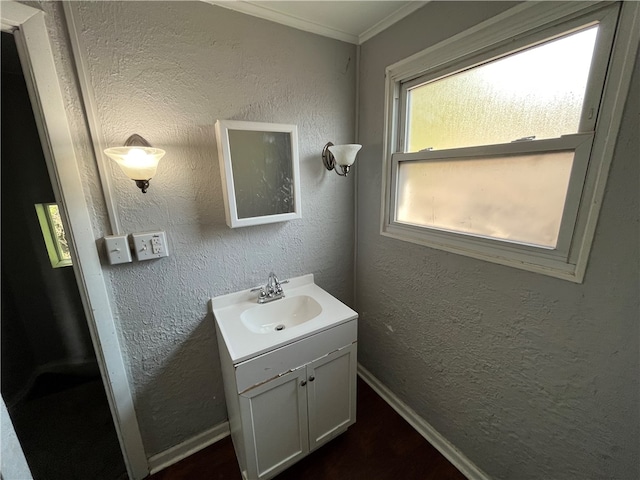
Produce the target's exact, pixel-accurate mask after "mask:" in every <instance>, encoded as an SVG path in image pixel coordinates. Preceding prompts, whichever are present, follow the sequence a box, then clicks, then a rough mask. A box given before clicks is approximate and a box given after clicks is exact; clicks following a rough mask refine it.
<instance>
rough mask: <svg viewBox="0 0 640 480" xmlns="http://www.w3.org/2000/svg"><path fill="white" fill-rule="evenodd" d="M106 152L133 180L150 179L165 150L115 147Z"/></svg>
mask: <svg viewBox="0 0 640 480" xmlns="http://www.w3.org/2000/svg"><path fill="white" fill-rule="evenodd" d="M104 153H105V154H106V155H107V156H108V157H109V158H110V159H112V160H114V161H115V162H116V163H117V164H118V165H120V168H121V169H122V171H123V172H124V173H125V175H126V176H127V177H129V178H130V179H132V180H149V179H150V178H152V177H153V176H154V175H155V174H156V169H157V168H158V162H159V161H160V159H161V158H162V157H163V156H164V154H165V151H164V150H162V149H160V148H152V147H113V148H107V149H106V150H105V151H104Z"/></svg>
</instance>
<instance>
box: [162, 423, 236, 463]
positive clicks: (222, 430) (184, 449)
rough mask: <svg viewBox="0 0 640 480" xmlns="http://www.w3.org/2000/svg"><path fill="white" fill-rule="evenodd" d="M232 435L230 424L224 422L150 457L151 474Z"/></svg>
mask: <svg viewBox="0 0 640 480" xmlns="http://www.w3.org/2000/svg"><path fill="white" fill-rule="evenodd" d="M230 433H231V432H230V430H229V422H223V423H221V424H219V425H216V426H215V427H212V428H210V429H208V430H205V431H204V432H202V433H199V434H197V435H195V436H193V437H191V438H188V439H187V440H185V441H184V442H182V443H179V444H178V445H174V446H173V447H171V448H168V449H167V450H165V451H164V452H160V453H157V454H155V455H153V456H151V457H149V470H150V472H149V473H151V475H153V474H154V473H157V472H159V471H160V470H164V469H165V468H167V467H169V466H171V465H173V464H174V463H178V462H179V461H180V460H182V459H184V458H187V457H188V456H189V455H193V454H194V453H196V452H199V451H200V450H202V449H203V448H206V447H208V446H209V445H212V444H214V443H216V442H218V441H220V440H222V439H223V438H225V437H228V436H229V435H230Z"/></svg>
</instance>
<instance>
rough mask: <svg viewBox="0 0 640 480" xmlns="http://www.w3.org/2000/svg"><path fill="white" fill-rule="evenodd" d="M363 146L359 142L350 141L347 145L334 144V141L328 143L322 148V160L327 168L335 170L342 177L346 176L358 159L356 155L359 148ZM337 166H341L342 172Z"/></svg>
mask: <svg viewBox="0 0 640 480" xmlns="http://www.w3.org/2000/svg"><path fill="white" fill-rule="evenodd" d="M361 148H362V145H358V144H357V143H350V144H347V145H334V144H333V143H331V142H329V143H327V144H326V145H325V146H324V148H323V149H322V162H323V163H324V166H325V167H326V168H327V170H334V169H335V171H336V173H337V174H338V175H340V176H341V177H346V176H347V174H348V173H349V170H351V165H353V162H355V161H356V155H357V154H358V150H360V149H361ZM336 166H339V167H340V169H341V170H342V173H340V172H339V171H338V169H337V168H336Z"/></svg>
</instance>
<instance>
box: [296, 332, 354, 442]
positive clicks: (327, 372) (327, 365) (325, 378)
mask: <svg viewBox="0 0 640 480" xmlns="http://www.w3.org/2000/svg"><path fill="white" fill-rule="evenodd" d="M307 380H308V383H307V395H308V402H309V448H310V450H314V449H316V448H318V447H319V446H320V445H323V444H324V443H326V442H328V441H329V440H331V439H332V438H334V437H336V436H337V435H338V434H340V433H342V432H343V431H345V430H346V429H347V427H348V426H349V425H352V424H353V423H355V421H356V344H355V343H353V344H351V345H348V346H346V347H343V348H341V349H340V350H337V351H335V352H332V353H330V354H329V355H327V356H325V357H322V358H320V359H318V360H316V361H314V362H311V363H310V364H308V365H307Z"/></svg>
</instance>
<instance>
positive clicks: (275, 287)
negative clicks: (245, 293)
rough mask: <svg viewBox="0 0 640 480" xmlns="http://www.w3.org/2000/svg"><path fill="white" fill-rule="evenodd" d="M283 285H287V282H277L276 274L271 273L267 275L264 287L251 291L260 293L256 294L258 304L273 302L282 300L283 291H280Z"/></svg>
mask: <svg viewBox="0 0 640 480" xmlns="http://www.w3.org/2000/svg"><path fill="white" fill-rule="evenodd" d="M283 283H289V280H283V281H282V282H281V281H279V280H278V277H277V276H276V274H275V273H273V272H271V273H269V278H268V280H267V284H266V285H265V286H264V287H256V288H252V289H251V291H252V292H257V291H259V292H260V293H259V294H258V303H268V302H273V301H274V300H278V299H280V298H284V291H283V290H282V284H283Z"/></svg>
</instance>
